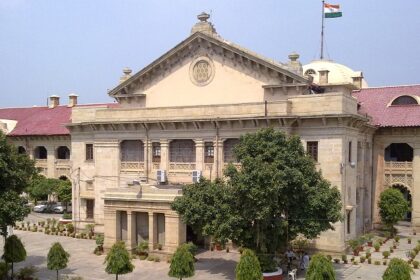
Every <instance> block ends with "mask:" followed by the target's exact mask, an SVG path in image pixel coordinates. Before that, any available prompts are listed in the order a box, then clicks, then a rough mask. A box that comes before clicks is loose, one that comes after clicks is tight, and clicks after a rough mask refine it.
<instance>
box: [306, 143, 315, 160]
mask: <svg viewBox="0 0 420 280" xmlns="http://www.w3.org/2000/svg"><path fill="white" fill-rule="evenodd" d="M306 152H307V153H308V155H310V156H311V157H312V158H313V159H314V161H316V162H318V141H308V142H306Z"/></svg>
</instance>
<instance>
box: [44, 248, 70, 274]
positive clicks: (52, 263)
mask: <svg viewBox="0 0 420 280" xmlns="http://www.w3.org/2000/svg"><path fill="white" fill-rule="evenodd" d="M69 257H70V254H69V253H67V252H66V251H65V250H64V248H63V246H61V244H60V243H59V242H55V243H54V244H53V245H52V246H51V248H50V251H49V252H48V257H47V267H48V269H49V270H60V269H64V268H66V267H67V263H68V262H69Z"/></svg>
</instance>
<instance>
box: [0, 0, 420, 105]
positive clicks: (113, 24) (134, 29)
mask: <svg viewBox="0 0 420 280" xmlns="http://www.w3.org/2000/svg"><path fill="white" fill-rule="evenodd" d="M327 2H328V3H331V4H340V5H341V9H342V12H343V17H341V18H335V19H326V21H325V25H326V27H325V34H326V36H325V38H326V52H325V56H326V57H327V58H329V59H332V60H334V61H336V62H339V63H342V64H344V65H347V66H349V67H350V68H352V69H353V70H355V71H363V73H364V76H365V79H366V80H367V82H368V83H369V86H388V85H406V84H419V83H420V1H419V0H404V1H391V0H381V1H379V0H337V1H336V0H334V1H331V2H329V1H327ZM202 11H206V12H208V13H209V14H211V19H210V21H211V22H212V23H213V24H214V25H215V27H216V30H217V32H218V34H219V35H221V36H222V37H223V38H224V39H227V40H229V41H232V42H235V43H236V44H239V45H241V46H243V47H245V48H248V49H250V50H252V51H254V52H257V53H259V54H261V55H263V56H266V57H269V58H272V59H275V60H278V61H280V62H287V60H288V58H287V56H288V54H290V53H291V52H293V51H296V52H297V53H299V54H300V56H301V57H300V60H301V62H302V63H303V64H306V63H309V62H310V61H311V60H313V59H316V58H318V57H319V52H320V29H321V1H320V0H259V1H257V0H253V1H250V0H229V1H227V0H207V1H205V0H165V1H164V0H153V1H152V0H90V1H86V0H60V1H57V0H0V95H1V98H0V107H22V106H25V107H26V106H33V105H45V104H46V100H47V97H48V96H50V95H53V94H55V95H59V96H60V97H61V99H62V101H61V103H66V102H67V100H68V99H67V96H68V94H70V93H76V94H78V95H79V103H102V102H112V101H113V100H112V99H111V98H109V97H108V94H107V91H108V89H112V88H113V87H115V86H116V85H117V84H118V80H119V77H120V76H121V75H122V69H123V68H124V67H130V68H131V69H133V72H134V73H135V72H137V71H139V70H141V69H142V68H143V67H145V66H147V65H148V64H149V63H151V62H152V61H153V60H155V59H156V58H158V57H159V56H160V55H162V54H163V53H165V52H166V51H168V50H170V49H171V48H172V47H174V46H175V45H176V44H177V43H179V42H180V41H182V40H184V39H185V38H186V37H188V36H189V35H190V30H191V27H192V26H193V25H194V24H195V23H196V22H197V21H198V20H197V18H196V16H197V15H198V14H199V13H201V12H202Z"/></svg>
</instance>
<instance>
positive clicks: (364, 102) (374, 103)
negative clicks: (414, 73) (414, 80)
mask: <svg viewBox="0 0 420 280" xmlns="http://www.w3.org/2000/svg"><path fill="white" fill-rule="evenodd" d="M404 95H408V96H413V97H414V98H416V99H418V100H420V85H407V86H389V87H377V88H364V89H361V90H358V91H354V92H353V96H354V97H355V98H356V99H357V100H358V103H359V104H360V113H362V114H368V115H369V116H371V117H372V121H371V123H372V124H373V125H375V126H378V127H415V126H420V105H391V103H392V101H393V100H394V99H395V98H397V97H399V96H404Z"/></svg>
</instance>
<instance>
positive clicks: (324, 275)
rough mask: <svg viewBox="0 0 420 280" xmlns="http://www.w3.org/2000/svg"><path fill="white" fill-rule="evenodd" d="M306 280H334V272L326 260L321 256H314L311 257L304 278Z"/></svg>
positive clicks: (329, 262)
mask: <svg viewBox="0 0 420 280" xmlns="http://www.w3.org/2000/svg"><path fill="white" fill-rule="evenodd" d="M305 279H306V280H335V271H334V268H333V266H332V264H331V261H329V260H328V258H327V257H325V256H324V255H322V254H316V255H313V256H312V259H311V261H310V262H309V267H308V271H307V272H306V276H305Z"/></svg>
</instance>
